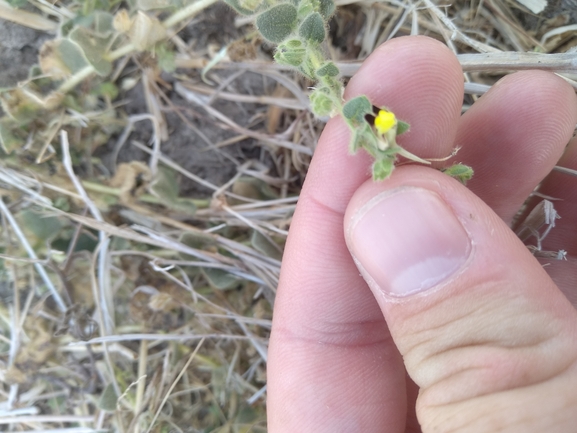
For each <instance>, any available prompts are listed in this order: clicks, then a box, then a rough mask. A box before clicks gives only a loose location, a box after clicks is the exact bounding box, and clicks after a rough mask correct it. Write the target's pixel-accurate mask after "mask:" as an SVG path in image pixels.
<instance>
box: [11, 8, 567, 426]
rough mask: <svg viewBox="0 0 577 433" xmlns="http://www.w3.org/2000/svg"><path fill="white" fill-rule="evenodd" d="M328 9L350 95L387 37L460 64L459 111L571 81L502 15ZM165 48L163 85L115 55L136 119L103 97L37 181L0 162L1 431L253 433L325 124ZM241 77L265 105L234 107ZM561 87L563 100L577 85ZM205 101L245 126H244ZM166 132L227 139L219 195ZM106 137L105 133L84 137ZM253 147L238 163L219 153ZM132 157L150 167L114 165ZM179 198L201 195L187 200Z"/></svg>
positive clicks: (549, 36) (242, 53)
mask: <svg viewBox="0 0 577 433" xmlns="http://www.w3.org/2000/svg"><path fill="white" fill-rule="evenodd" d="M341 3H342V5H343V6H342V7H341V9H340V11H339V13H338V14H337V16H336V18H335V28H334V30H333V33H332V36H333V40H334V41H335V45H334V46H331V47H329V50H330V52H331V55H332V56H333V57H334V58H335V60H337V63H338V64H339V66H340V67H341V69H342V71H343V75H344V76H345V77H346V76H350V75H351V74H352V73H354V71H355V70H356V69H357V68H358V66H359V65H360V63H361V61H362V59H363V58H364V57H366V56H367V55H368V54H369V53H371V52H372V51H373V50H374V49H375V47H376V46H378V45H379V44H380V43H382V42H384V41H386V40H388V39H389V38H392V37H395V36H399V35H407V34H426V35H429V36H432V37H435V38H437V39H439V40H442V41H445V42H446V43H447V45H448V46H449V47H450V48H451V49H452V50H453V51H454V52H455V53H456V54H458V55H459V59H460V61H461V63H462V64H463V67H464V70H465V72H466V80H467V87H466V88H467V91H468V93H469V94H470V96H467V97H466V98H465V102H464V109H466V108H467V106H468V105H469V104H470V103H472V102H473V101H474V99H475V98H476V97H477V96H476V95H478V94H481V93H483V92H484V91H486V89H487V88H488V87H489V86H490V85H491V84H492V83H494V82H495V80H496V79H498V78H499V76H501V75H502V74H503V73H506V72H509V71H514V70H519V69H528V68H535V67H539V68H542V69H547V70H551V71H554V72H559V73H566V72H567V70H568V66H567V65H568V64H569V65H570V64H574V62H575V61H574V58H575V54H572V55H568V54H564V53H565V52H566V51H567V50H568V49H569V48H571V47H574V46H575V45H577V38H576V37H575V36H574V33H571V32H570V31H564V30H566V28H565V27H564V26H565V23H564V22H562V21H561V20H560V19H559V18H551V19H549V20H547V19H542V20H541V22H540V23H538V25H537V26H536V27H535V28H536V29H538V30H535V31H528V30H525V29H524V28H523V26H522V25H521V24H520V23H519V20H518V16H517V15H515V14H514V13H512V12H511V11H512V10H514V9H518V8H520V5H519V4H517V3H516V2H514V1H513V0H511V1H504V0H485V1H474V2H465V1H457V2H456V3H454V4H453V5H452V6H449V7H441V6H436V5H435V4H433V2H432V1H431V0H423V1H419V2H411V1H406V2H398V1H390V2H378V3H372V2H363V1H360V2H358V1H352V2H351V1H342V2H341ZM30 4H32V5H34V6H36V8H31V12H32V13H34V14H35V15H36V18H37V19H36V20H35V21H34V26H35V27H36V28H41V29H48V30H49V29H50V28H51V24H50V23H51V22H54V17H55V14H56V13H55V12H54V9H55V8H59V12H58V13H60V14H62V15H66V14H67V13H72V12H70V11H67V9H66V8H67V7H68V6H69V5H68V4H67V3H66V2H57V3H56V4H55V6H51V5H50V4H49V3H47V2H44V1H40V0H34V1H31V3H30ZM345 5H346V6H345ZM0 6H1V8H0V15H1V16H3V17H5V18H7V19H10V18H11V15H10V14H9V13H4V12H3V10H4V9H6V8H9V7H8V6H6V5H4V3H2V5H0ZM359 11H360V12H361V13H360V14H359V13H358V12H359ZM12 12H13V11H12ZM359 17H362V18H363V19H362V20H359ZM205 19H206V16H204V15H203V14H202V13H201V14H200V15H198V16H197V17H196V18H195V22H196V23H197V24H198V25H200V24H202V22H203V20H205ZM237 23H238V25H239V26H242V27H241V31H242V32H244V34H249V33H250V32H251V28H250V27H246V26H243V25H244V24H246V22H245V21H243V19H241V18H239V19H238V20H237ZM42 26H44V27H42ZM181 27H182V25H181ZM351 29H354V31H351ZM178 30H179V29H178V28H177V29H175V31H174V32H173V34H172V35H171V40H172V44H173V45H174V47H175V49H176V51H177V55H176V58H175V63H176V66H177V67H178V69H177V70H176V72H175V73H173V74H172V75H171V77H172V79H173V82H172V83H167V82H166V74H163V75H161V74H160V70H159V67H158V65H157V64H156V63H155V62H154V59H150V58H145V56H141V55H134V54H128V55H127V56H124V57H121V58H120V59H119V60H118V61H117V62H116V63H115V69H114V71H113V75H112V80H117V81H118V82H120V81H121V80H122V81H123V82H124V83H125V84H126V83H129V82H133V83H140V84H139V85H142V89H143V92H144V94H145V104H144V105H143V106H142V107H141V112H140V113H137V114H132V115H130V116H128V115H123V114H122V113H123V101H122V100H121V101H114V100H106V98H104V99H103V100H102V102H101V104H100V105H99V110H95V111H92V112H85V113H78V112H75V111H73V110H68V111H66V112H63V117H62V119H63V120H62V122H61V123H60V124H58V125H56V126H54V125H52V127H53V131H52V132H51V133H50V134H51V135H50V138H49V139H48V140H47V141H46V145H45V147H44V148H43V151H44V152H46V156H45V157H42V158H39V159H42V160H45V162H43V163H37V162H36V161H35V158H36V157H37V156H38V155H37V154H35V155H32V157H31V155H30V153H29V152H27V150H26V149H21V150H20V151H15V152H13V153H12V154H11V155H9V156H6V155H4V156H3V157H2V159H1V161H0V164H1V165H0V192H1V194H2V200H0V214H1V218H2V219H1V221H2V235H1V239H0V253H1V256H0V257H1V259H0V296H1V298H2V301H3V302H2V303H1V304H0V329H1V331H0V351H1V354H0V382H1V386H0V424H1V427H0V429H2V430H4V431H44V432H66V433H73V432H74V433H76V432H77V433H80V432H83V433H88V432H97V431H120V432H141V433H142V432H169V431H171V432H263V431H266V420H265V397H266V374H265V370H266V359H267V337H268V335H269V332H270V327H271V315H272V305H273V302H274V297H275V293H276V286H277V283H278V278H279V270H280V257H281V254H282V249H283V246H284V242H285V239H286V235H287V231H288V228H289V226H290V221H291V216H292V213H293V211H294V208H295V205H296V201H297V198H298V193H299V188H300V185H301V183H302V180H303V178H304V175H305V173H306V170H307V167H308V164H309V161H310V158H311V155H312V153H313V150H314V146H315V142H316V140H317V138H318V136H319V134H320V131H321V130H322V126H323V124H322V122H319V121H318V120H315V119H314V118H313V116H312V115H311V113H310V112H309V111H308V108H307V107H308V99H307V91H308V90H307V86H308V85H310V83H307V82H305V81H304V80H303V79H301V78H300V77H298V76H297V75H295V74H294V73H293V72H291V71H288V70H286V69H284V68H282V67H279V66H277V65H274V64H273V63H272V62H271V59H270V56H269V55H268V54H266V52H264V51H262V50H260V48H259V43H258V41H254V40H251V39H250V37H249V38H248V39H244V38H243V37H241V38H239V39H237V40H228V41H225V42H223V43H222V44H221V45H220V46H214V45H211V46H198V45H197V44H196V43H195V41H194V40H190V39H186V38H185V37H184V36H182V35H181V34H180V33H179V32H178ZM569 30H571V29H570V28H569ZM252 37H254V35H253V36H252ZM337 42H338V43H337ZM226 44H228V54H229V55H228V56H227V55H226V51H223V50H222V49H223V48H225V47H226V46H227V45H226ZM339 45H340V46H339ZM344 47H346V48H347V49H346V50H343V48H344ZM219 53H220V54H219ZM570 56H571V57H570ZM231 57H233V58H234V60H235V61H232V60H231ZM571 62H572V63H571ZM225 72H226V73H225ZM246 74H253V75H256V76H258V77H260V79H261V81H262V82H264V83H265V85H264V87H263V88H264V89H265V91H267V92H268V93H263V94H250V93H248V92H241V91H240V90H239V88H241V87H242V86H238V85H236V84H237V83H238V81H239V80H242V79H243V77H244V76H245V75H246ZM565 77H566V79H567V80H568V81H570V82H571V83H572V84H573V85H574V86H575V82H574V81H572V80H574V79H577V76H575V75H573V76H571V75H567V74H565ZM130 80H132V81H130ZM81 91H82V90H80V92H81ZM169 93H170V94H176V95H178V96H179V97H180V98H181V100H184V101H186V104H178V103H175V102H174V100H173V99H171V98H170V96H169ZM217 101H221V102H222V101H231V102H230V104H235V105H234V107H236V108H235V109H238V110H246V113H247V116H246V119H245V120H244V122H242V123H239V122H238V121H235V120H233V119H232V118H231V116H230V114H227V113H225V112H223V111H220V110H219V109H218V108H217V104H215V102H217ZM219 106H222V105H219ZM242 107H245V108H242ZM111 113H112V115H111ZM167 113H176V114H177V115H178V116H179V118H180V119H181V121H182V126H181V127H182V128H187V127H189V128H194V129H196V130H197V132H198V133H199V134H200V135H201V136H202V134H203V127H205V128H212V129H214V128H220V129H222V130H223V131H226V134H223V135H222V137H223V138H222V140H221V141H220V142H217V143H215V142H213V141H211V140H210V139H208V140H207V142H208V145H207V148H206V152H219V153H220V154H221V155H224V156H223V158H222V160H223V164H228V165H230V161H231V160H232V164H234V165H235V166H236V169H235V170H236V174H234V175H232V176H231V177H230V178H229V179H228V180H227V181H225V182H222V183H220V184H213V183H212V181H211V180H210V179H208V178H207V177H203V176H200V175H198V174H196V173H193V172H190V171H189V170H187V169H185V168H184V167H183V165H184V164H183V163H182V161H175V160H172V159H170V157H169V156H167V155H166V153H165V151H164V149H163V142H165V141H166V140H167V139H168V138H169V137H170V134H171V133H172V131H171V130H170V128H169V127H168V124H167V120H166V115H167ZM65 117H66V119H65ZM103 117H105V120H102V119H103ZM106 119H108V120H106ZM195 119H196V120H198V119H201V120H202V123H203V124H204V126H203V127H199V126H198V122H196V123H195V122H193V120H195ZM106 122H109V124H111V125H112V126H114V127H113V128H112V127H111V128H109V129H108V130H102V129H98V128H91V125H93V124H96V125H101V124H103V123H106ZM142 123H148V124H151V125H152V129H151V131H152V133H151V137H150V145H147V144H143V143H140V142H139V141H138V138H137V137H136V138H135V136H134V132H135V131H138V130H139V128H140V125H141V124H142ZM96 135H98V137H96ZM91 139H94V141H95V142H98V143H106V142H113V143H115V145H114V146H112V147H111V148H112V150H111V151H110V152H109V153H108V154H109V155H110V154H112V158H111V160H112V161H113V164H114V172H115V174H114V176H112V175H111V174H110V173H108V172H107V170H106V168H105V167H104V166H103V164H101V162H100V160H99V159H98V158H96V157H93V156H92V152H93V151H94V150H95V147H97V146H96V145H95V146H92V147H88V148H86V147H82V146H81V142H83V141H86V140H91ZM246 140H251V141H250V143H251V145H250V150H251V151H250V154H249V153H248V152H247V153H245V154H241V155H240V156H239V154H238V152H237V153H236V154H234V155H233V153H232V152H231V153H227V150H228V149H229V148H230V147H233V146H235V144H236V143H239V142H245V143H246ZM127 146H128V147H132V148H135V149H139V150H140V151H141V152H144V154H145V155H146V159H145V160H144V161H133V162H130V163H122V164H120V163H118V164H117V163H116V161H117V156H118V155H119V152H120V151H121V149H122V148H125V147H127ZM183 180H186V182H188V183H189V184H193V185H198V186H199V188H203V190H204V191H210V193H208V194H202V195H200V194H199V195H197V196H191V195H187V194H181V193H179V185H178V183H177V181H179V182H183ZM190 190H191V191H194V188H193V189H190Z"/></svg>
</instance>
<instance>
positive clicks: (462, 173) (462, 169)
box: [441, 164, 474, 185]
mask: <svg viewBox="0 0 577 433" xmlns="http://www.w3.org/2000/svg"><path fill="white" fill-rule="evenodd" d="M441 171H442V172H443V173H445V174H447V175H449V176H451V177H452V178H455V179H457V180H458V181H459V182H461V183H462V184H463V185H466V184H467V181H469V180H471V178H472V177H473V174H474V171H473V168H472V167H469V166H468V165H465V164H453V165H452V166H450V167H447V168H444V169H442V170H441Z"/></svg>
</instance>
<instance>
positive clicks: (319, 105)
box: [310, 88, 334, 117]
mask: <svg viewBox="0 0 577 433" xmlns="http://www.w3.org/2000/svg"><path fill="white" fill-rule="evenodd" d="M310 100H311V109H312V111H313V113H314V114H315V116H317V117H323V116H328V115H330V114H331V112H332V111H333V109H334V103H333V100H332V99H331V98H330V96H329V95H328V89H327V88H320V89H315V90H314V91H313V93H311V96H310Z"/></svg>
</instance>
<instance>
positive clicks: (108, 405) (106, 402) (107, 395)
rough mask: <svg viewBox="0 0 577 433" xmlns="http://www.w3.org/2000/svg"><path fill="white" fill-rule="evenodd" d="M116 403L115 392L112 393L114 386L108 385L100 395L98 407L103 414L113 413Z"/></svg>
mask: <svg viewBox="0 0 577 433" xmlns="http://www.w3.org/2000/svg"><path fill="white" fill-rule="evenodd" d="M117 401H118V396H117V395H116V391H114V386H112V384H111V383H110V384H108V385H107V386H106V388H104V391H103V392H102V394H101V395H100V399H99V400H98V407H99V408H100V409H102V410H103V411H105V412H114V411H116V403H117Z"/></svg>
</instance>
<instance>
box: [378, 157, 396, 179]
mask: <svg viewBox="0 0 577 433" xmlns="http://www.w3.org/2000/svg"><path fill="white" fill-rule="evenodd" d="M394 168H395V160H394V159H393V158H384V159H380V160H378V161H375V163H374V164H373V180H375V181H379V180H385V179H386V178H387V177H389V176H390V175H391V173H392V172H393V169H394Z"/></svg>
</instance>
